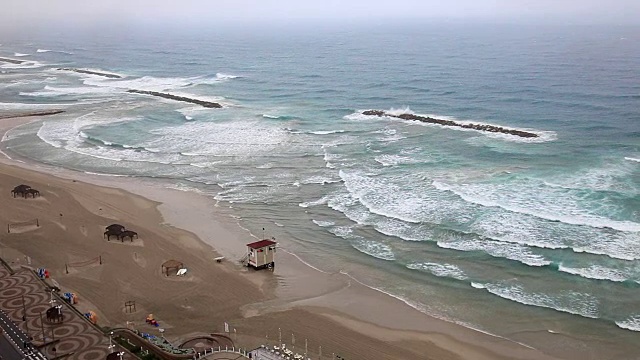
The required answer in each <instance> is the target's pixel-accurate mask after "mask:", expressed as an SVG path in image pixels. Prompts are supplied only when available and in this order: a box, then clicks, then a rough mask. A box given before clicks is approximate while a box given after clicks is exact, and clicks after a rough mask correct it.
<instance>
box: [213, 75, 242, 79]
mask: <svg viewBox="0 0 640 360" xmlns="http://www.w3.org/2000/svg"><path fill="white" fill-rule="evenodd" d="M240 77H241V76H238V75H230V74H223V73H216V79H219V80H231V79H237V78H240Z"/></svg>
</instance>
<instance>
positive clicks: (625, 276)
mask: <svg viewBox="0 0 640 360" xmlns="http://www.w3.org/2000/svg"><path fill="white" fill-rule="evenodd" d="M558 271H562V272H565V273H568V274H573V275H578V276H580V277H583V278H585V279H595V280H608V281H614V282H623V281H626V280H629V277H630V276H631V274H629V273H628V271H624V270H619V269H612V268H608V267H605V266H602V265H595V264H594V265H591V266H589V267H586V268H572V267H568V266H565V265H563V264H559V265H558Z"/></svg>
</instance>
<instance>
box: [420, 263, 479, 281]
mask: <svg viewBox="0 0 640 360" xmlns="http://www.w3.org/2000/svg"><path fill="white" fill-rule="evenodd" d="M407 268H409V269H411V270H421V271H426V272H429V273H431V274H433V275H435V276H438V277H449V278H453V279H457V280H467V279H468V277H467V275H466V274H465V273H464V271H462V269H460V268H459V267H457V266H455V265H452V264H448V263H444V264H439V263H432V262H422V263H421V262H415V263H411V264H407Z"/></svg>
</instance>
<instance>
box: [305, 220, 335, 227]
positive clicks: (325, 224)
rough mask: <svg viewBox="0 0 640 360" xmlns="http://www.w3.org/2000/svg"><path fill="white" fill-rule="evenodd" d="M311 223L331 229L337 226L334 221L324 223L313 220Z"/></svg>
mask: <svg viewBox="0 0 640 360" xmlns="http://www.w3.org/2000/svg"><path fill="white" fill-rule="evenodd" d="M311 221H312V222H313V223H314V224H316V225H318V226H320V227H329V226H333V225H335V224H336V223H334V222H333V221H322V220H311Z"/></svg>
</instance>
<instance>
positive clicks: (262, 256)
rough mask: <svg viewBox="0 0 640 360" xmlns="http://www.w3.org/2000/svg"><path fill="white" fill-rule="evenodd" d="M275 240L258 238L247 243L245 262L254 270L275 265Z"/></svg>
mask: <svg viewBox="0 0 640 360" xmlns="http://www.w3.org/2000/svg"><path fill="white" fill-rule="evenodd" d="M276 244H277V243H276V242H275V241H272V240H260V241H256V242H252V243H249V244H247V255H246V256H245V258H246V264H247V266H248V267H252V268H254V269H256V270H260V269H265V268H270V269H273V267H275V265H276V264H275V262H274V255H275V253H276Z"/></svg>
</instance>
